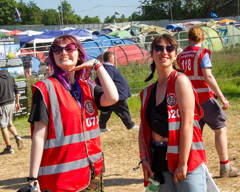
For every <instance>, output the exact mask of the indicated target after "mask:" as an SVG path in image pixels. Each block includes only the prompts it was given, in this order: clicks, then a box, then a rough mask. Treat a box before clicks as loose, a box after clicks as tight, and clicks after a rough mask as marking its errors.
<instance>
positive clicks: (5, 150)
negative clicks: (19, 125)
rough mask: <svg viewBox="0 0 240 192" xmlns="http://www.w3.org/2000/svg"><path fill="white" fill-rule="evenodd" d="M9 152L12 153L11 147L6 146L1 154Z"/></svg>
mask: <svg viewBox="0 0 240 192" xmlns="http://www.w3.org/2000/svg"><path fill="white" fill-rule="evenodd" d="M11 153H14V151H13V149H12V148H7V147H6V148H5V149H4V150H3V152H2V154H11Z"/></svg>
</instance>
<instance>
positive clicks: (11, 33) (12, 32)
mask: <svg viewBox="0 0 240 192" xmlns="http://www.w3.org/2000/svg"><path fill="white" fill-rule="evenodd" d="M17 33H22V31H18V30H14V31H11V32H9V33H6V34H7V35H16V34H17Z"/></svg>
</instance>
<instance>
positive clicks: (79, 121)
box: [32, 77, 103, 192]
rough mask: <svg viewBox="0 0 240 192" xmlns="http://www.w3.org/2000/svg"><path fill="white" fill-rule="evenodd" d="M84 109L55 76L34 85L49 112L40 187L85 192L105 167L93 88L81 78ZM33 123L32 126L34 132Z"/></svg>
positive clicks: (40, 170) (42, 188) (57, 190)
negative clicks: (92, 176)
mask: <svg viewBox="0 0 240 192" xmlns="http://www.w3.org/2000/svg"><path fill="white" fill-rule="evenodd" d="M79 84H80V87H81V99H82V109H81V108H80V106H79V104H78V103H77V101H76V100H75V99H74V98H73V97H72V95H71V94H70V93H69V92H68V91H67V90H66V89H65V88H64V87H63V86H62V85H61V84H60V83H59V82H58V80H56V79H55V78H53V77H49V78H47V79H44V80H42V81H39V82H37V83H36V84H35V85H34V86H33V88H32V89H33V95H34V93H35V91H36V89H39V90H40V92H41V93H42V96H43V99H44V102H45V104H46V107H47V110H48V112H49V124H48V135H47V140H46V143H45V145H44V151H43V155H42V160H41V164H40V169H39V173H38V174H39V178H40V179H39V184H40V189H41V191H43V190H44V189H49V190H51V191H53V192H60V191H61V192H63V191H72V192H73V191H74V192H75V191H82V190H83V189H85V188H86V187H87V186H88V185H89V183H90V180H91V170H93V171H94V173H95V174H96V175H98V174H100V173H101V170H102V167H103V157H102V150H101V149H100V130H99V126H98V110H97V106H96V104H95V101H94V98H93V95H92V92H91V89H90V87H89V85H88V84H87V83H86V82H83V81H79ZM33 129H34V126H33V125H32V133H33Z"/></svg>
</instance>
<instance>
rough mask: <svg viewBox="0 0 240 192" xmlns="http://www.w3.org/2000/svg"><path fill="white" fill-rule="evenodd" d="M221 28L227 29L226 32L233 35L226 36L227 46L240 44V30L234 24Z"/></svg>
mask: <svg viewBox="0 0 240 192" xmlns="http://www.w3.org/2000/svg"><path fill="white" fill-rule="evenodd" d="M220 29H226V34H225V35H227V36H232V37H226V39H227V46H228V47H231V46H235V45H237V44H238V45H240V30H239V29H238V28H236V27H235V26H234V25H227V26H225V27H221V28H220Z"/></svg>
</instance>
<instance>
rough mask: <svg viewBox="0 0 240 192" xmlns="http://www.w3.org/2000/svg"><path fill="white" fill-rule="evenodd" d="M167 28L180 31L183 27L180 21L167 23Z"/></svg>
mask: <svg viewBox="0 0 240 192" xmlns="http://www.w3.org/2000/svg"><path fill="white" fill-rule="evenodd" d="M166 29H167V30H169V31H172V32H173V31H174V32H179V31H182V30H183V29H184V26H183V25H182V24H181V23H177V24H169V25H168V26H167V27H166Z"/></svg>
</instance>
